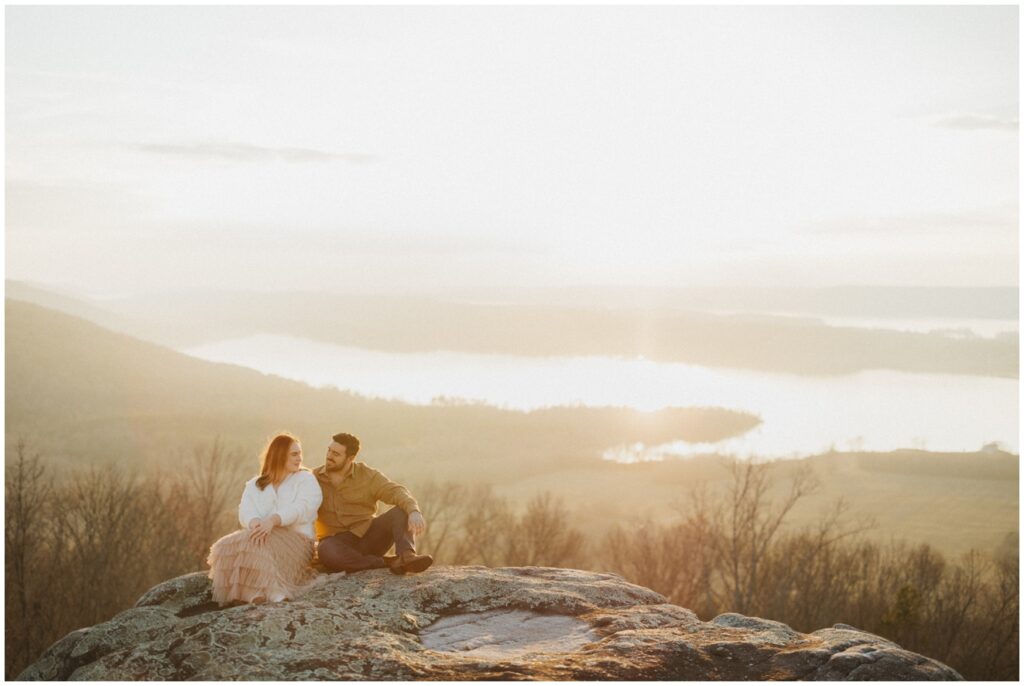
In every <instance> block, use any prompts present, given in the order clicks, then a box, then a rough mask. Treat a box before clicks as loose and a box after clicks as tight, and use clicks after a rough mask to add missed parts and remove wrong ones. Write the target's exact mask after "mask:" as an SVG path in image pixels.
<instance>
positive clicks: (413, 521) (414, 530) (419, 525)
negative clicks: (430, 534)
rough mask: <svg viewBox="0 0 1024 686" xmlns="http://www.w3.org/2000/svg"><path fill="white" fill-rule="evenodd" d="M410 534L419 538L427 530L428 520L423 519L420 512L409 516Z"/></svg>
mask: <svg viewBox="0 0 1024 686" xmlns="http://www.w3.org/2000/svg"><path fill="white" fill-rule="evenodd" d="M408 528H409V533H411V534H414V535H416V536H419V535H420V534H422V533H423V532H424V531H426V530H427V520H425V519H423V515H421V514H420V513H419V512H413V513H412V514H410V515H409V527H408Z"/></svg>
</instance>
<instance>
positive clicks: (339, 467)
mask: <svg viewBox="0 0 1024 686" xmlns="http://www.w3.org/2000/svg"><path fill="white" fill-rule="evenodd" d="M347 452H348V448H346V447H345V446H343V445H342V444H341V443H338V442H337V441H331V444H330V445H329V446H327V460H326V462H325V464H326V466H327V471H329V472H340V471H343V470H344V469H345V468H346V467H347V466H348V465H349V463H351V462H352V460H354V459H355V458H354V457H353V458H351V459H349V457H348V456H347V454H346V453H347Z"/></svg>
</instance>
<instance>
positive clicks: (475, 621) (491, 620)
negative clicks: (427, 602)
mask: <svg viewBox="0 0 1024 686" xmlns="http://www.w3.org/2000/svg"><path fill="white" fill-rule="evenodd" d="M599 639H600V636H598V635H597V634H596V633H594V631H593V630H592V628H591V626H590V624H588V623H587V622H584V621H581V620H579V619H576V618H575V617H567V616H565V615H544V614H539V613H536V612H529V611H526V610H490V611H488V612H473V613H466V614H459V615H450V616H448V617H442V618H441V619H438V620H437V621H436V622H434V623H433V624H431V625H430V626H428V627H427V628H425V629H424V630H423V631H422V632H421V633H420V640H421V641H423V645H424V646H425V647H427V648H429V649H431V650H439V651H443V652H452V653H463V654H466V655H472V656H474V657H484V658H503V657H513V656H517V655H526V654H529V653H568V652H573V651H575V650H578V649H579V648H581V647H582V646H584V645H586V644H587V643H592V642H594V641H597V640H599Z"/></svg>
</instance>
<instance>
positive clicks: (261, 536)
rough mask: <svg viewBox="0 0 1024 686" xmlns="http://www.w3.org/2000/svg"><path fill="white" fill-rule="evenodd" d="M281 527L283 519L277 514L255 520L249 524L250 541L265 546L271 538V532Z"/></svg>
mask: <svg viewBox="0 0 1024 686" xmlns="http://www.w3.org/2000/svg"><path fill="white" fill-rule="evenodd" d="M280 525H281V518H280V517H278V516H277V515H276V514H272V515H270V516H269V517H264V518H263V519H254V520H253V521H251V522H249V527H250V529H249V540H250V541H252V542H253V543H255V544H256V545H263V544H264V543H266V542H267V538H268V537H269V536H270V532H271V531H273V530H274V527H275V526H280Z"/></svg>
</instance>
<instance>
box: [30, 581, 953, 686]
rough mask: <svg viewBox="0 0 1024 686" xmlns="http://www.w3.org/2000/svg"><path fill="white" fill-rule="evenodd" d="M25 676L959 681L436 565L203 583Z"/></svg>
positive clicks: (862, 638)
mask: <svg viewBox="0 0 1024 686" xmlns="http://www.w3.org/2000/svg"><path fill="white" fill-rule="evenodd" d="M19 679H23V680H66V679H74V680H81V679H90V680H139V679H149V680H155V679H162V680H186V679H188V680H192V679H196V680H281V681H290V680H299V681H313V680H326V679H334V680H338V679H346V680H382V679H384V680H415V679H433V680H436V679H443V680H456V679H458V680H462V679H489V680H504V679H545V680H570V679H571V680H607V679H612V680H704V679H728V680H748V679H827V680H839V679H843V680H845V679H858V680H859V679H878V680H918V679H920V680H956V679H960V675H959V674H957V673H956V672H955V671H953V670H952V669H950V668H949V667H947V666H945V665H943V664H941V663H939V662H936V661H935V660H931V659H929V658H926V657H923V656H921V655H917V654H915V653H911V652H909V651H906V650H903V649H902V648H900V647H899V646H898V645H896V644H895V643H892V642H891V641H888V640H886V639H884V638H881V637H879V636H875V635H873V634H869V633H865V632H862V631H858V630H857V629H855V628H853V627H850V626H847V625H836V626H834V627H832V628H830V629H821V630H819V631H815V632H813V633H810V634H802V633H800V632H797V631H794V630H793V629H791V628H790V627H788V626H786V625H785V624H782V623H780V622H775V621H771V620H766V619H759V618H755V617H745V616H743V615H738V614H731V613H730V614H724V615H720V616H718V617H716V618H714V619H713V620H712V621H710V622H702V621H700V619H698V618H697V616H696V615H694V613H693V612H691V611H689V610H686V609H684V608H681V607H678V606H675V605H671V604H668V603H667V602H666V600H665V598H664V597H663V596H661V595H659V594H657V593H655V592H654V591H651V590H649V589H646V588H642V587H640V586H635V585H633V584H630V583H627V582H626V581H624V580H623V579H622V578H621V577H619V576H617V575H614V574H596V573H591V572H581V571H576V570H569V569H549V568H540V567H515V568H504V569H489V568H486V567H435V568H432V569H430V570H428V571H427V572H425V573H423V574H418V575H410V576H404V577H403V576H394V575H392V574H390V573H388V572H385V571H381V570H376V571H370V572H363V573H360V574H354V575H350V576H345V575H334V576H331V577H330V578H329V579H327V580H326V582H325V583H323V584H322V585H320V586H319V587H317V588H316V589H314V590H313V591H311V592H309V593H308V594H306V595H305V596H303V597H302V598H300V599H298V600H295V601H288V602H283V603H272V604H267V605H258V606H256V605H241V606H236V607H230V608H225V609H220V608H218V607H217V606H216V605H214V604H213V603H212V602H211V599H210V586H209V581H208V580H207V579H206V577H205V576H204V575H203V574H199V573H197V574H189V575H186V576H182V577H178V578H177V579H171V580H170V581H167V582H165V583H163V584H160V585H159V586H156V587H154V588H153V589H151V590H150V591H149V592H147V593H146V594H145V595H144V596H143V597H142V598H141V599H140V600H139V602H138V604H137V605H136V607H135V608H133V609H131V610H127V611H125V612H122V613H121V614H119V615H117V616H116V617H114V618H113V619H111V620H110V621H108V622H104V623H103V624H98V625H96V626H94V627H91V628H88V629H81V630H78V631H75V632H73V633H71V634H69V635H68V636H66V637H64V638H63V639H61V640H60V641H58V642H57V643H55V644H54V645H53V646H51V647H50V648H49V649H48V650H47V651H46V653H44V654H43V656H42V657H41V658H40V659H39V660H38V661H37V662H36V663H35V664H33V665H32V666H30V667H29V668H28V669H26V670H25V671H24V672H23V673H22V674H21V675H20V677H19Z"/></svg>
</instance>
